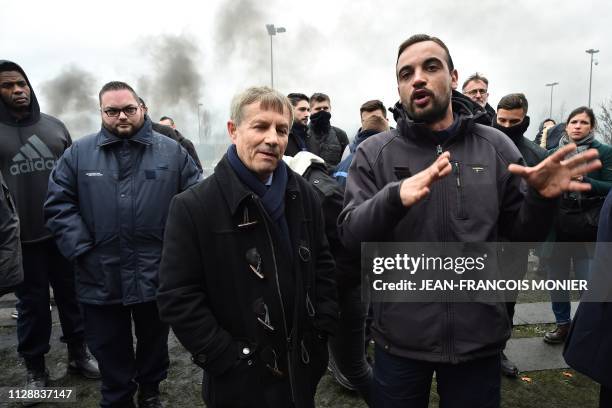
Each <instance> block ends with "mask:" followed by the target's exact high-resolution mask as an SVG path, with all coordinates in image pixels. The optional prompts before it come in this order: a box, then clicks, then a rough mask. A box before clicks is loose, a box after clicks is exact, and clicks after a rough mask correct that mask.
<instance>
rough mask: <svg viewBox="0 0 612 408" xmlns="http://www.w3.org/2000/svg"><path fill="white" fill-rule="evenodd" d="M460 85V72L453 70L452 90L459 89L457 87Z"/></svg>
mask: <svg viewBox="0 0 612 408" xmlns="http://www.w3.org/2000/svg"><path fill="white" fill-rule="evenodd" d="M458 83H459V72H458V71H457V70H456V69H453V71H452V72H451V87H452V89H457V85H458Z"/></svg>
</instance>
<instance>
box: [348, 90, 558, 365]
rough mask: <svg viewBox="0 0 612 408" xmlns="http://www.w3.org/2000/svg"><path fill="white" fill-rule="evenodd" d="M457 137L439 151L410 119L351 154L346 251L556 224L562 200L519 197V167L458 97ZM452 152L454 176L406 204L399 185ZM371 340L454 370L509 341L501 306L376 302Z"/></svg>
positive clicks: (489, 236) (527, 237)
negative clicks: (368, 245)
mask: <svg viewBox="0 0 612 408" xmlns="http://www.w3.org/2000/svg"><path fill="white" fill-rule="evenodd" d="M452 101H453V112H454V114H455V115H457V120H458V121H459V122H458V130H457V132H456V134H454V135H451V136H450V138H449V139H447V140H446V141H444V142H443V143H442V144H438V143H437V142H436V141H435V137H434V135H433V134H432V133H431V132H430V131H429V130H428V129H427V128H426V127H425V126H424V125H423V124H419V123H416V122H413V121H412V120H411V119H410V118H409V117H408V116H407V114H406V113H405V112H404V113H403V114H402V115H401V117H400V118H399V121H398V129H397V130H391V131H389V132H385V133H381V134H379V135H377V136H376V137H371V138H369V139H368V140H366V141H365V142H363V143H362V144H361V145H360V146H359V148H358V149H357V152H356V154H355V158H354V159H353V163H352V165H351V168H350V171H349V177H348V180H347V185H346V191H345V208H344V210H343V211H342V213H341V215H340V217H339V220H338V223H339V233H340V238H341V239H342V242H343V243H344V244H345V245H346V246H347V247H348V248H349V249H351V250H353V251H359V248H360V244H361V243H362V242H488V241H497V240H498V238H499V236H500V234H501V235H503V236H505V237H509V238H510V239H512V240H517V241H539V240H541V239H543V238H544V236H545V235H546V232H547V231H548V230H549V228H550V225H551V223H552V213H553V211H552V209H554V207H555V205H556V203H557V200H547V199H544V198H542V197H541V196H540V195H539V194H538V193H537V192H536V191H535V190H533V189H527V190H526V192H525V195H524V193H523V191H524V189H521V186H520V185H521V182H522V179H521V178H520V177H518V176H515V175H513V174H512V173H510V172H509V171H508V165H509V164H511V163H523V160H522V158H521V156H520V154H519V152H518V150H517V149H516V147H515V146H514V145H513V144H512V143H511V142H510V140H508V138H507V137H505V136H504V135H503V134H501V133H500V132H499V131H497V130H495V129H493V128H491V127H488V126H482V125H479V124H475V123H474V118H473V116H472V115H471V113H470V112H469V110H468V109H467V108H466V106H465V105H464V104H463V103H462V101H461V100H460V99H457V98H453V100H452ZM445 150H446V151H449V152H450V154H451V158H450V160H451V162H452V166H453V172H452V173H451V174H449V175H448V176H447V177H445V178H443V179H441V180H438V181H436V182H435V183H434V184H433V185H432V186H431V192H430V194H429V195H428V197H427V198H426V199H424V200H422V201H421V202H419V203H417V204H415V205H414V206H412V207H411V208H410V209H407V208H405V207H404V206H403V205H402V203H401V200H400V196H399V187H400V182H401V181H402V180H403V179H405V178H407V177H410V176H412V175H415V174H417V173H418V172H420V171H422V170H424V169H425V168H427V167H428V166H430V165H431V164H432V163H433V162H434V161H435V159H436V157H437V155H439V154H441V153H442V152H443V151H445ZM373 331H374V338H375V339H376V342H377V343H378V344H379V345H380V346H381V347H384V348H385V349H387V350H388V351H389V352H390V353H392V354H395V355H399V356H403V357H407V358H414V359H418V360H425V361H433V362H451V363H457V362H462V361H468V360H471V359H475V358H479V357H484V356H490V355H496V354H498V353H499V352H500V351H501V350H502V349H503V347H504V344H505V342H506V340H507V338H508V337H509V336H510V321H509V319H508V317H507V312H506V309H505V305H504V304H499V303H492V304H484V303H375V304H374V327H373Z"/></svg>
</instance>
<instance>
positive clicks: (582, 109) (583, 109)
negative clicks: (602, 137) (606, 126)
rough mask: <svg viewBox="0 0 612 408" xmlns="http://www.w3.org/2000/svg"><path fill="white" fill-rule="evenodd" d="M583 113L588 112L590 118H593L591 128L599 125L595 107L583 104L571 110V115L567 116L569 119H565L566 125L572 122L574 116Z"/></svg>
mask: <svg viewBox="0 0 612 408" xmlns="http://www.w3.org/2000/svg"><path fill="white" fill-rule="evenodd" d="M581 113H586V114H587V116H588V117H589V119H591V129H595V126H597V120H596V119H595V113H593V109H591V108H589V107H587V106H581V107H579V108H576V109H574V110H573V111H571V112H570V114H569V116H568V117H567V120H566V121H565V124H566V126H567V124H568V123H569V122H570V120H572V118H573V117H574V116H576V115H579V114H581Z"/></svg>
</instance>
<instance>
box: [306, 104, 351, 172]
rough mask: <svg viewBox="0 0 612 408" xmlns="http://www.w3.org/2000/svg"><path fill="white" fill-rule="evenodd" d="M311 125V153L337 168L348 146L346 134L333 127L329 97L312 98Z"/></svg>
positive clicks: (309, 130) (309, 134) (309, 133)
mask: <svg viewBox="0 0 612 408" xmlns="http://www.w3.org/2000/svg"><path fill="white" fill-rule="evenodd" d="M310 110H311V112H312V114H311V115H310V125H309V128H308V137H309V149H308V150H309V151H310V152H311V153H314V154H316V155H317V156H319V157H321V158H322V159H323V160H325V163H326V164H327V165H328V166H336V165H337V164H338V163H340V160H341V159H342V152H344V149H345V148H346V146H347V145H348V136H347V135H346V132H345V131H344V130H342V129H340V128H338V127H336V126H332V125H331V123H330V119H331V102H330V99H329V96H327V95H325V94H323V93H315V94H313V95H312V96H311V97H310Z"/></svg>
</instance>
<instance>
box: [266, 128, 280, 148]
mask: <svg viewBox="0 0 612 408" xmlns="http://www.w3.org/2000/svg"><path fill="white" fill-rule="evenodd" d="M264 143H265V144H266V145H268V146H276V145H278V133H276V129H275V128H274V127H270V128H269V129H268V131H267V132H266V137H265V138H264Z"/></svg>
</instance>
